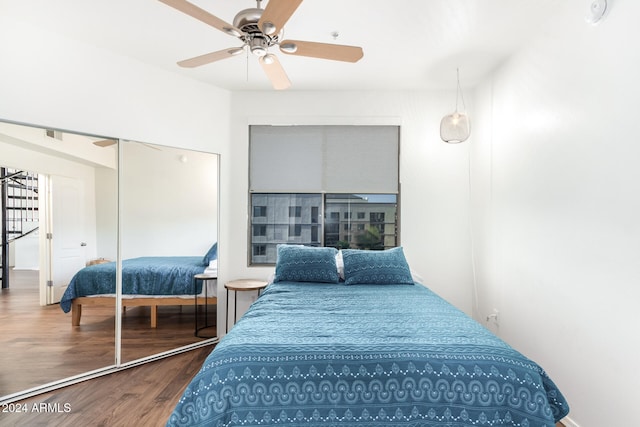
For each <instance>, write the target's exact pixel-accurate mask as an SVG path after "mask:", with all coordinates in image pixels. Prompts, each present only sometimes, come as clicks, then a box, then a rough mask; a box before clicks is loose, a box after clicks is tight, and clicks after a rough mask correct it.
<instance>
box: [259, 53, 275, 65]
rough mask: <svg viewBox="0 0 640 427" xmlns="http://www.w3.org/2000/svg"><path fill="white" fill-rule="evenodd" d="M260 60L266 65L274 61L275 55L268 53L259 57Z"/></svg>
mask: <svg viewBox="0 0 640 427" xmlns="http://www.w3.org/2000/svg"><path fill="white" fill-rule="evenodd" d="M260 61H262V62H264V63H265V64H267V65H271V64H273V63H274V62H276V57H275V55H273V54H272V53H268V54H266V55H264V56H262V57H261V58H260Z"/></svg>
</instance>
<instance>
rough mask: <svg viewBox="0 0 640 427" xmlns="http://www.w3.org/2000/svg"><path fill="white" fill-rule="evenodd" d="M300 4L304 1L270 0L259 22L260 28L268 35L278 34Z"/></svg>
mask: <svg viewBox="0 0 640 427" xmlns="http://www.w3.org/2000/svg"><path fill="white" fill-rule="evenodd" d="M300 3H302V0H269V3H267V7H265V9H264V12H262V16H261V17H260V20H259V21H258V28H260V30H261V31H262V32H263V33H265V34H267V35H271V34H276V33H278V32H279V31H280V30H282V28H284V24H286V23H287V21H288V20H289V18H291V15H293V12H295V11H296V9H297V8H298V6H300Z"/></svg>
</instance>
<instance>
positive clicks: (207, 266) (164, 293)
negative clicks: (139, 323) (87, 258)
mask: <svg viewBox="0 0 640 427" xmlns="http://www.w3.org/2000/svg"><path fill="white" fill-rule="evenodd" d="M202 273H207V274H208V275H209V276H210V277H212V279H213V278H214V277H217V245H214V246H213V247H212V248H211V249H210V250H209V251H208V252H207V254H206V255H205V257H204V258H203V257H202V256H171V257H166V256H163V257H139V258H132V259H127V260H123V261H122V305H123V307H139V306H148V307H151V315H150V317H151V318H150V323H151V327H152V328H155V327H157V310H158V306H168V305H191V306H193V305H194V304H195V301H194V298H195V295H198V299H197V303H198V304H207V305H209V304H214V305H215V304H216V303H217V298H216V291H217V289H216V288H217V284H216V282H217V281H216V280H207V281H206V283H203V281H202V280H197V281H195V282H194V276H195V275H196V274H202ZM115 283H116V263H115V262H107V263H99V264H94V265H90V266H87V267H85V268H83V269H82V270H80V271H78V272H77V273H76V274H75V275H74V276H73V278H72V279H71V281H70V283H69V286H68V287H67V289H66V290H65V292H64V294H63V296H62V298H61V300H60V308H61V309H62V311H64V312H65V313H68V312H70V311H71V324H72V325H73V326H78V325H80V318H81V316H82V307H83V306H109V307H113V306H114V304H115V301H114V300H115V292H116V290H115ZM204 286H207V288H206V292H205V289H204ZM205 296H206V298H205Z"/></svg>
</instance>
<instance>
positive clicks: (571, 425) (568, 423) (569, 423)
mask: <svg viewBox="0 0 640 427" xmlns="http://www.w3.org/2000/svg"><path fill="white" fill-rule="evenodd" d="M560 422H561V423H562V425H564V426H565V427H580V426H579V425H578V423H576V422H575V421H573V420H572V419H571V418H569V417H565V418H563V419H561V420H560Z"/></svg>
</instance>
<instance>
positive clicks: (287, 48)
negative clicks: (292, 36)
mask: <svg viewBox="0 0 640 427" xmlns="http://www.w3.org/2000/svg"><path fill="white" fill-rule="evenodd" d="M280 50H281V51H283V52H285V53H296V51H297V50H298V46H297V45H296V44H295V43H283V44H281V45H280Z"/></svg>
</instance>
